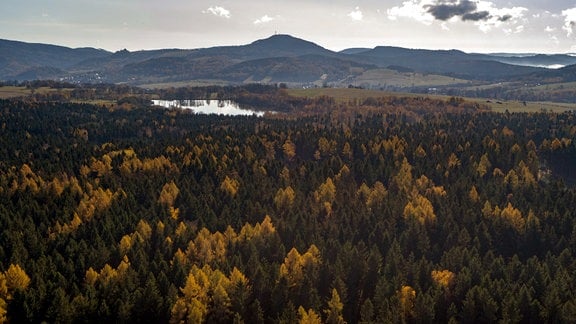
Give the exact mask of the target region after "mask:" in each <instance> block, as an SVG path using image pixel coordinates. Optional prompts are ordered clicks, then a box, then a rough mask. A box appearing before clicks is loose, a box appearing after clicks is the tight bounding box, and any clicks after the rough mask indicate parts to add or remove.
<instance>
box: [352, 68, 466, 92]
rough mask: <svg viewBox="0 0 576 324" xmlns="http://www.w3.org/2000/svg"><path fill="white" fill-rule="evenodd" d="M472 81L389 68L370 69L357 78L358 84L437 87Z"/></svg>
mask: <svg viewBox="0 0 576 324" xmlns="http://www.w3.org/2000/svg"><path fill="white" fill-rule="evenodd" d="M469 82H470V81H467V80H462V79H456V78H451V77H447V76H442V75H435V74H421V73H402V72H398V71H394V70H389V69H376V70H369V71H366V72H364V73H362V74H361V75H359V76H358V77H356V78H355V83H356V84H369V85H372V86H376V87H382V88H384V89H385V88H386V87H387V86H389V87H437V86H446V85H452V84H466V83H469Z"/></svg>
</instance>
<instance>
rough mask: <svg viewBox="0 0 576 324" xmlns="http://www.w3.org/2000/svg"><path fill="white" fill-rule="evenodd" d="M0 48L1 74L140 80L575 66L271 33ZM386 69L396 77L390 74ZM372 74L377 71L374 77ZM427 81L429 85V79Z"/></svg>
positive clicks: (538, 70) (499, 72) (528, 72)
mask: <svg viewBox="0 0 576 324" xmlns="http://www.w3.org/2000/svg"><path fill="white" fill-rule="evenodd" d="M0 53H1V54H2V55H1V56H0V80H34V79H56V80H64V81H69V82H110V83H124V82H125V83H131V84H139V85H145V84H153V83H154V84H158V83H174V82H194V81H197V82H205V83H210V82H217V83H230V84H237V83H245V82H262V83H279V82H286V83H289V84H291V85H298V86H300V85H305V84H316V85H322V84H330V85H335V86H347V85H357V84H358V82H360V81H359V80H367V79H368V78H367V77H366V74H367V73H368V74H370V78H369V79H370V80H372V81H371V82H370V83H368V84H366V85H367V86H369V87H382V86H384V85H393V86H404V84H403V83H402V82H405V81H404V80H405V79H406V78H407V75H408V74H410V73H412V78H414V77H415V75H419V74H421V75H430V74H432V75H438V76H443V78H436V80H440V79H442V80H443V81H442V82H440V83H438V85H442V84H443V83H445V82H446V81H445V78H446V77H451V78H454V80H455V82H456V79H458V80H457V82H463V81H464V82H466V81H469V82H473V81H492V82H493V81H509V80H511V79H514V80H519V79H522V78H524V77H527V76H529V78H528V79H534V78H535V77H537V76H538V75H546V76H548V75H552V74H550V73H551V72H550V71H549V70H547V69H544V68H543V67H563V66H567V65H572V64H576V57H573V56H570V55H538V54H535V55H529V56H515V55H507V54H498V55H489V54H471V53H465V52H462V51H457V50H449V51H446V50H420V49H406V48H399V47H389V46H378V47H376V48H373V49H367V48H350V49H347V50H344V51H341V52H333V51H330V50H328V49H325V48H323V47H321V46H319V45H317V44H315V43H312V42H309V41H306V40H302V39H299V38H296V37H293V36H290V35H274V36H271V37H269V38H266V39H261V40H257V41H254V42H252V43H250V44H247V45H241V46H219V47H211V48H201V49H162V50H143V51H135V52H129V51H126V50H123V51H118V52H116V53H111V52H108V51H105V50H101V49H93V48H79V49H71V48H66V47H62V46H56V45H46V44H30V43H23V42H17V41H8V40H0ZM374 71H388V72H386V73H380V74H378V73H375V72H374ZM390 71H394V73H396V74H397V75H396V76H397V77H396V78H392V79H391V78H390V75H391V72H390ZM564 74H568V76H566V77H564V76H563V75H564ZM571 74H572V72H571V69H558V70H556V71H554V72H553V75H554V76H555V77H557V78H560V79H564V78H567V79H570V77H569V75H571ZM377 75H382V77H381V78H380V79H378V77H375V76H377ZM394 79H396V80H394ZM399 80H403V81H399ZM429 80H434V78H429ZM412 83H414V82H412ZM363 85H364V84H363ZM427 85H430V86H435V85H436V84H435V83H434V82H432V81H431V82H430V83H429V84H428V83H427ZM405 86H409V85H405Z"/></svg>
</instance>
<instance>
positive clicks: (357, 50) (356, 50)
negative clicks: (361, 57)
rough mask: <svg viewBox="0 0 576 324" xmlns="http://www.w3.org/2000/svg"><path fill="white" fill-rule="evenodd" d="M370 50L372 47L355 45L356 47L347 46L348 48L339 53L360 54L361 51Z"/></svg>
mask: <svg viewBox="0 0 576 324" xmlns="http://www.w3.org/2000/svg"><path fill="white" fill-rule="evenodd" d="M369 50H371V48H364V47H355V48H347V49H344V50H341V51H340V52H338V53H340V54H347V55H352V54H360V53H364V52H368V51H369Z"/></svg>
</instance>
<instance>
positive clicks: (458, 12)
mask: <svg viewBox="0 0 576 324" xmlns="http://www.w3.org/2000/svg"><path fill="white" fill-rule="evenodd" d="M425 8H426V10H427V11H428V13H430V14H431V15H432V16H434V18H436V19H438V20H442V21H446V20H449V19H451V18H453V17H460V18H461V19H462V20H463V21H466V20H472V21H478V20H485V19H487V18H488V16H490V13H489V12H487V11H477V9H478V5H477V4H476V2H472V1H470V0H459V1H458V2H450V3H448V2H443V1H440V2H438V3H436V4H431V5H426V6H425Z"/></svg>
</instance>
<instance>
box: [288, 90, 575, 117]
mask: <svg viewBox="0 0 576 324" xmlns="http://www.w3.org/2000/svg"><path fill="white" fill-rule="evenodd" d="M288 93H289V94H290V95H292V96H297V97H311V98H314V97H318V96H328V97H333V98H334V99H335V100H336V101H337V102H348V101H351V100H363V99H366V98H369V97H373V98H374V97H382V96H408V97H422V96H426V97H432V98H440V99H447V98H449V96H444V95H433V94H414V93H398V92H389V91H378V90H365V89H349V88H313V89H289V90H288ZM466 100H469V101H474V102H478V103H479V104H483V105H487V106H488V107H490V108H491V109H492V110H493V111H495V112H505V111H509V112H539V111H553V112H564V111H571V110H576V104H569V103H556V102H526V104H524V102H520V101H500V100H496V99H486V98H466Z"/></svg>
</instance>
